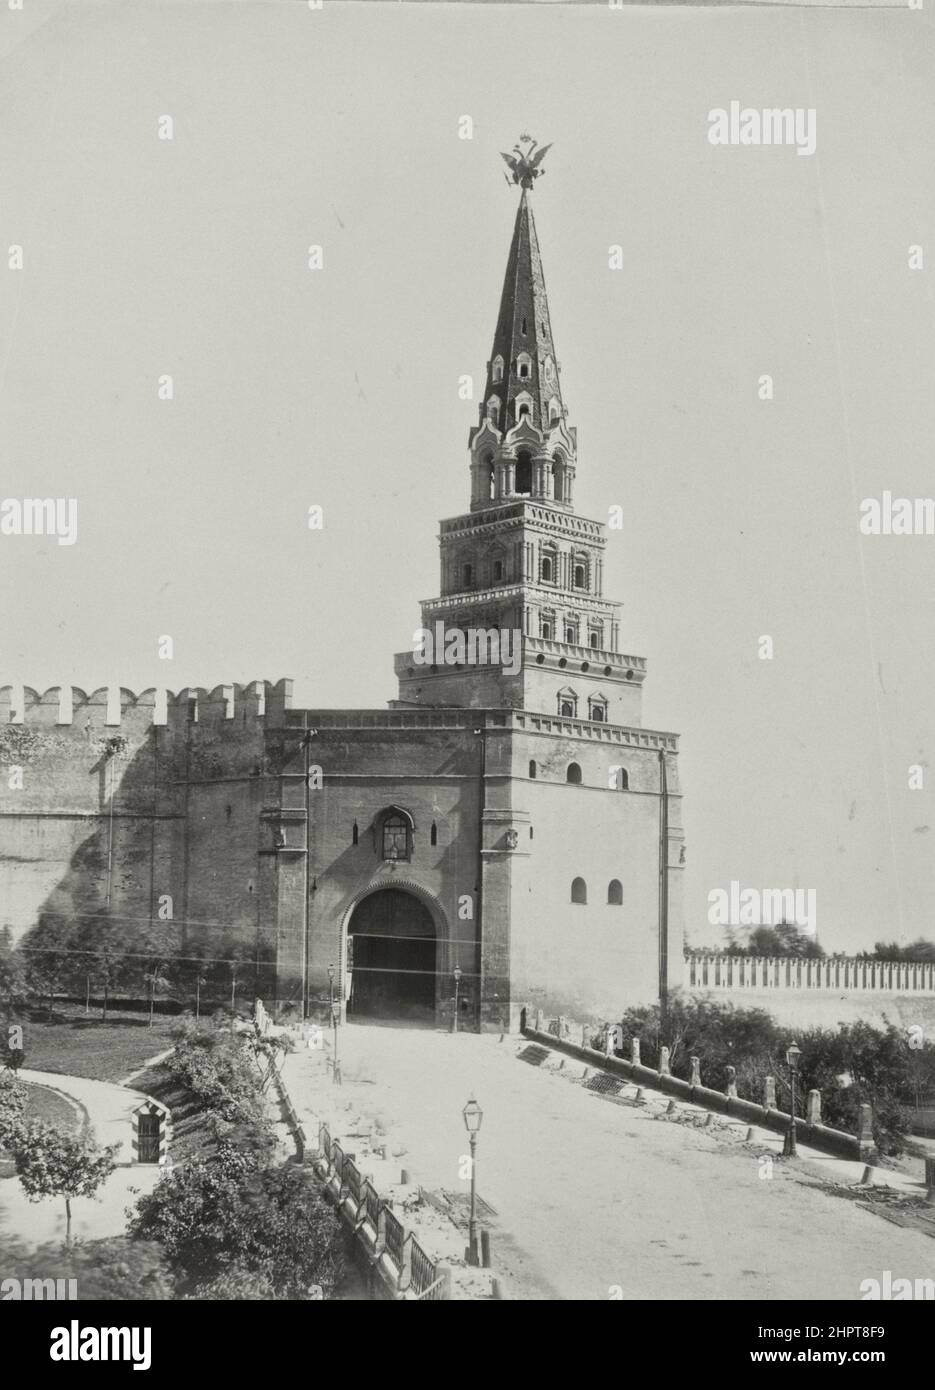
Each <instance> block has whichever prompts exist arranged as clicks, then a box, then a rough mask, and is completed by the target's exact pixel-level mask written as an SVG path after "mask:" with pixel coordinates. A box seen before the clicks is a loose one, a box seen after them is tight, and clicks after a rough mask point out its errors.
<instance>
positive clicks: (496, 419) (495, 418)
mask: <svg viewBox="0 0 935 1390" xmlns="http://www.w3.org/2000/svg"><path fill="white" fill-rule="evenodd" d="M487 419H488V420H489V421H490V423H491V424H492V425H493V427H494V428H495V429H499V428H500V401H499V398H498V397H497V396H491V397H490V400H489V401H488V402H487Z"/></svg>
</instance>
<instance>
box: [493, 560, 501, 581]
mask: <svg viewBox="0 0 935 1390" xmlns="http://www.w3.org/2000/svg"><path fill="white" fill-rule="evenodd" d="M493 578H494V583H497V582H498V581H499V580H501V579H502V578H503V561H502V560H494V562H493Z"/></svg>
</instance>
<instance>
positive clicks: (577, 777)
mask: <svg viewBox="0 0 935 1390" xmlns="http://www.w3.org/2000/svg"><path fill="white" fill-rule="evenodd" d="M565 781H566V782H571V783H572V784H573V785H574V786H576V787H577V786H580V785H581V768H580V767H579V766H578V764H577V763H569V764H568V769H567V771H566V773H565ZM576 881H577V880H576Z"/></svg>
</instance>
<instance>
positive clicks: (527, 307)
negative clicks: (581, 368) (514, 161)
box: [481, 187, 564, 432]
mask: <svg viewBox="0 0 935 1390" xmlns="http://www.w3.org/2000/svg"><path fill="white" fill-rule="evenodd" d="M498 362H502V369H501V370H500V372H499V373H498ZM498 375H499V377H500V379H499V380H497V377H498ZM491 396H497V397H498V398H499V400H500V428H501V430H503V431H504V432H506V431H508V430H511V429H512V428H513V426H514V425H516V424H517V423H518V422H519V418H520V407H521V405H522V403H523V401H524V399H525V398H526V397H529V398H531V399H530V401H529V411H528V419H529V423H530V424H531V425H533V426H535V427H536V428H537V429H540V430H543V431H547V430H548V428H549V420H550V405H551V406H552V411H551V414H552V416H553V417H554V415H555V406H556V404H557V408H558V418H559V419H562V418H563V417H564V407H563V404H562V394H561V387H560V384H559V379H558V363H557V362H556V360H555V348H554V346H553V343H552V327H551V324H550V322H549V303H548V299H547V297H546V292H545V276H544V275H543V271H542V258H541V256H540V254H539V241H538V238H537V236H536V224H535V221H534V219H533V215H532V206H531V203H530V195H529V191H528V189H527V188H525V187H524V188H523V191H522V194H521V196H520V200H519V207H518V208H517V210H516V223H515V225H514V228H513V241H512V243H511V245H510V254H509V257H508V259H507V265H506V275H505V277H504V280H503V292H502V294H501V296H500V313H499V315H498V317H497V329H496V332H495V334H494V341H493V351H492V352H491V355H490V366H489V367H488V370H487V389H486V391H485V393H484V401H483V402H482V404H481V420H483V419H484V417H485V415H486V402H487V401H489V400H490V397H491ZM517 398H519V404H517Z"/></svg>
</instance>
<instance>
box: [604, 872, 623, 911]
mask: <svg viewBox="0 0 935 1390" xmlns="http://www.w3.org/2000/svg"><path fill="white" fill-rule="evenodd" d="M607 901H608V903H609V904H610V906H611V907H622V906H623V884H622V883H621V882H620V880H619V878H612V879H611V880H610V882H609V883H608V885H607Z"/></svg>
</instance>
